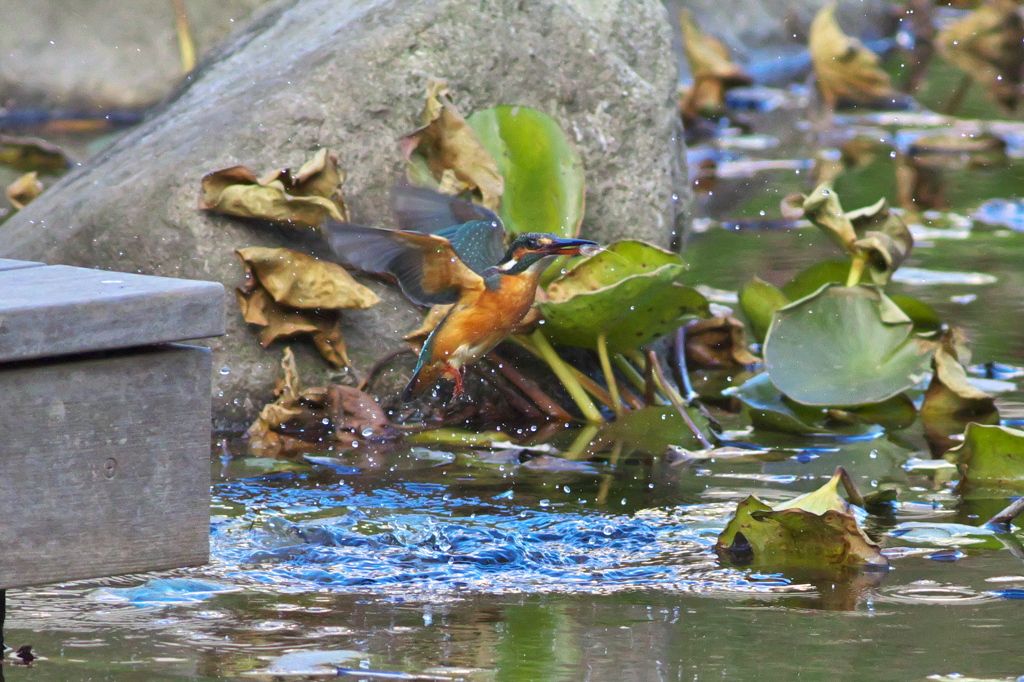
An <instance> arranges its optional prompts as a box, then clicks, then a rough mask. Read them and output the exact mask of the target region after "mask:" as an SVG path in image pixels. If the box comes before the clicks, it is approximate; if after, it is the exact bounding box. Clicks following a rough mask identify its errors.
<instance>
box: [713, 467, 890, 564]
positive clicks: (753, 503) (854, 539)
mask: <svg viewBox="0 0 1024 682" xmlns="http://www.w3.org/2000/svg"><path fill="white" fill-rule="evenodd" d="M840 476H841V474H840V472H838V471H837V473H836V474H835V475H834V476H833V477H832V478H831V479H830V480H829V482H828V483H826V484H825V485H824V486H822V488H820V489H819V490H817V491H815V492H813V493H809V494H807V495H801V496H800V497H798V498H796V499H794V500H790V501H789V502H784V503H782V504H780V505H776V506H775V507H774V508H773V507H770V506H768V505H767V504H765V503H764V502H762V501H761V500H759V499H758V498H757V497H756V496H754V495H751V496H749V497H747V498H746V499H745V500H743V501H742V502H740V503H739V504H738V505H737V507H736V512H735V514H734V515H733V518H732V519H731V520H730V521H729V523H728V525H727V526H726V527H725V530H724V531H722V533H721V535H719V536H718V541H717V542H716V544H715V551H716V552H717V553H718V556H719V557H720V558H721V559H723V560H725V561H727V562H729V563H738V564H741V565H751V564H752V565H756V566H757V567H759V568H766V567H776V568H778V569H782V570H785V569H801V568H812V569H823V570H833V571H841V570H843V569H849V568H858V567H874V568H882V567H887V566H888V565H889V564H888V561H887V560H886V558H885V556H883V555H882V553H881V551H880V550H879V547H878V545H876V544H875V543H874V542H872V541H871V540H870V539H868V537H867V536H866V535H865V534H864V531H862V530H861V528H860V526H859V525H858V524H857V520H856V518H854V516H853V515H852V514H851V513H850V512H849V505H848V504H847V502H846V501H845V500H843V498H842V497H840V496H839V494H838V492H837V487H838V484H839V479H840Z"/></svg>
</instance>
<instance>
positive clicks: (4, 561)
mask: <svg viewBox="0 0 1024 682" xmlns="http://www.w3.org/2000/svg"><path fill="white" fill-rule="evenodd" d="M104 276H111V275H110V274H109V273H105V275H104ZM119 276H120V275H118V277H119ZM218 286H219V285H218ZM210 381H211V367H210V353H209V351H208V350H207V349H203V348H193V347H188V346H175V345H165V346H159V347H151V348H144V349H134V350H132V351H121V352H115V353H108V354H102V355H84V356H76V357H71V358H63V359H61V360H58V361H54V360H47V361H33V362H21V363H8V364H0V471H2V472H3V473H2V475H0V589H6V588H10V587H20V586H25V585H35V584H44V583H49V582H58V581H66V580H74V579H80V578H90V577H100V576H107V575H114V574H118V573H135V572H140V571H149V570H158V569H164V568H172V567H178V566H189V565H196V564H201V563H204V562H205V561H207V558H208V552H209V518H210V517H209V491H210V450H209V447H210Z"/></svg>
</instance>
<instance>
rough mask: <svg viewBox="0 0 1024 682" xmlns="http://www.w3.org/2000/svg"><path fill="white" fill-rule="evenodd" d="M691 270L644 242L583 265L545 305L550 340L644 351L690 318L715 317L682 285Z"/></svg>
mask: <svg viewBox="0 0 1024 682" xmlns="http://www.w3.org/2000/svg"><path fill="white" fill-rule="evenodd" d="M684 277H686V266H685V265H683V263H682V259H681V258H679V256H678V255H676V254H674V253H672V252H670V251H666V250H664V249H660V248H658V247H656V246H653V245H651V244H647V243H644V242H640V241H622V242H616V243H615V244H612V245H611V246H609V247H608V248H607V249H605V250H604V251H602V252H600V253H598V254H596V255H594V256H591V257H589V258H586V259H584V260H581V261H579V262H578V263H577V264H576V265H574V266H573V267H572V268H571V269H570V270H569V271H568V272H566V273H565V274H564V275H562V276H561V277H559V278H558V279H556V280H555V281H554V282H552V283H551V284H550V285H549V286H548V288H547V298H548V300H547V301H544V302H542V303H541V304H540V306H539V307H540V311H541V313H542V314H543V315H544V326H543V327H542V328H543V330H544V333H545V335H547V336H548V337H549V338H550V339H551V340H552V341H554V342H555V343H561V344H565V345H571V346H584V347H589V348H596V347H597V337H598V335H599V334H605V335H606V337H607V343H608V348H609V350H610V351H612V352H621V351H624V350H630V349H633V348H638V347H640V346H642V345H644V344H646V343H648V342H650V341H653V340H654V339H656V338H658V337H660V336H664V335H665V334H667V333H669V332H671V331H673V330H675V329H676V328H678V327H679V326H680V325H681V324H683V322H684V321H685V320H686V318H688V317H692V316H698V317H707V316H709V315H710V314H711V313H710V310H709V306H708V301H707V299H706V298H704V296H702V295H701V294H700V293H699V292H697V291H696V290H695V289H692V288H691V287H688V286H686V285H684V284H682V283H681V280H682V279H683V278H684Z"/></svg>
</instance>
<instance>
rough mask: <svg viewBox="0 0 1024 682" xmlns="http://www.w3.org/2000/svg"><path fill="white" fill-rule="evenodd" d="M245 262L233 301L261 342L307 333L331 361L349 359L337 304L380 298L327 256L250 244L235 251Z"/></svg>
mask: <svg viewBox="0 0 1024 682" xmlns="http://www.w3.org/2000/svg"><path fill="white" fill-rule="evenodd" d="M236 253H237V254H238V256H239V258H241V259H242V262H243V264H244V265H245V267H246V286H245V287H243V288H240V289H238V292H237V297H238V305H239V308H241V311H242V316H243V317H244V318H245V321H246V322H249V323H250V324H258V325H260V326H262V327H264V329H263V330H262V331H261V332H260V343H262V344H263V346H264V347H266V346H268V345H270V344H271V343H273V342H274V341H275V340H277V339H279V338H282V337H289V336H294V335H296V334H310V335H312V337H313V343H314V344H315V345H316V347H317V350H319V351H320V354H321V355H322V356H323V357H324V359H325V360H327V361H328V362H330V363H331V364H332V365H334V366H336V367H344V366H346V365H348V364H349V360H348V355H347V352H346V348H345V340H344V338H343V337H342V335H341V314H340V312H339V310H340V309H342V308H369V307H370V306H372V305H375V304H376V303H377V302H378V301H379V300H380V299H378V298H377V295H376V294H374V293H373V292H372V291H370V290H369V289H367V288H366V287H364V286H363V285H362V284H359V283H358V282H356V281H355V280H354V279H353V278H352V276H351V275H350V274H348V272H347V271H346V270H345V269H344V268H342V267H341V266H339V265H337V264H336V263H331V262H329V261H322V260H318V259H316V258H313V257H312V256H308V255H306V254H304V253H299V252H297V251H291V250H289V249H269V248H262V247H252V248H248V249H238V251H236Z"/></svg>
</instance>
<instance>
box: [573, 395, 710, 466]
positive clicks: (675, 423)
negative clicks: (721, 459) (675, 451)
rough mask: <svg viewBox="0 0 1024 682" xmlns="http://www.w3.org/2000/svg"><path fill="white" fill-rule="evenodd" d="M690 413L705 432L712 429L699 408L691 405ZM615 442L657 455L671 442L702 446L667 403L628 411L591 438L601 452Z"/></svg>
mask: <svg viewBox="0 0 1024 682" xmlns="http://www.w3.org/2000/svg"><path fill="white" fill-rule="evenodd" d="M688 414H689V415H690V418H691V419H693V420H694V423H696V424H697V426H698V428H699V429H701V431H702V432H703V433H707V432H708V431H710V424H709V422H708V420H707V418H706V417H704V416H703V415H702V414H701V413H700V411H698V410H696V409H692V408H689V409H688ZM615 443H619V444H621V447H622V453H623V454H626V455H628V454H630V453H633V452H642V453H645V454H648V455H653V456H655V457H657V456H660V455H664V454H665V453H666V452H667V451H668V449H669V446H681V447H683V448H686V449H697V448H700V447H702V444H701V443H700V442H699V441H698V440H697V437H696V436H694V434H693V431H691V430H690V427H689V426H688V425H687V424H686V422H685V421H684V420H683V418H682V416H681V415H680V414H679V412H678V411H677V410H676V409H675V408H674V407H671V406H667V405H652V406H650V407H644V408H640V409H637V410H630V411H628V412H625V413H624V414H623V415H622V417H621V418H619V419H616V420H615V421H614V422H612V423H611V424H609V425H608V426H606V427H604V428H603V429H602V430H601V432H600V434H599V435H598V436H597V437H596V438H594V439H593V440H592V441H591V445H590V452H591V453H596V452H599V451H601V450H604V449H607V448H608V447H610V446H613V445H614V444H615Z"/></svg>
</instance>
